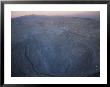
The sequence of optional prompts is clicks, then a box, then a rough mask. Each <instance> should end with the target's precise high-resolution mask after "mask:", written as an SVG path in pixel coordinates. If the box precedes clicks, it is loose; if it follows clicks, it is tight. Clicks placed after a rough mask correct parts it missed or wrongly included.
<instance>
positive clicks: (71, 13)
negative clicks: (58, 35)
mask: <svg viewBox="0 0 110 87" xmlns="http://www.w3.org/2000/svg"><path fill="white" fill-rule="evenodd" d="M26 15H45V16H74V17H83V18H98V19H99V18H100V12H99V11H12V12H11V18H15V17H20V16H26Z"/></svg>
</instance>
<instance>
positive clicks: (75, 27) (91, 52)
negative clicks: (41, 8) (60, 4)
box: [11, 15, 100, 77]
mask: <svg viewBox="0 0 110 87" xmlns="http://www.w3.org/2000/svg"><path fill="white" fill-rule="evenodd" d="M11 34H12V36H11V53H12V55H11V74H12V76H14V77H20V76H21V77H22V76H23V77H29V76H33V77H34V76H45V77H46V76H53V77H56V76H58V77H62V76H64V77H67V76H69V77H88V76H100V21H98V20H94V19H89V18H78V17H63V16H43V15H41V16H40V15H30V16H22V17H17V18H12V29H11Z"/></svg>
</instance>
